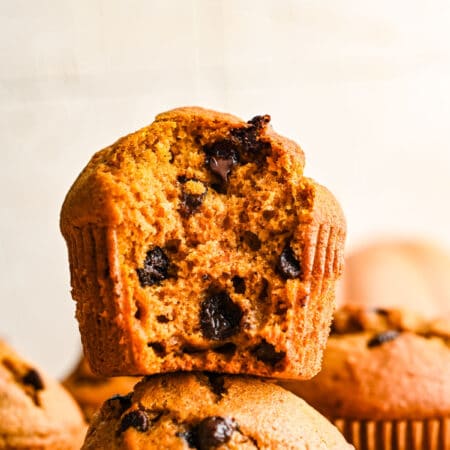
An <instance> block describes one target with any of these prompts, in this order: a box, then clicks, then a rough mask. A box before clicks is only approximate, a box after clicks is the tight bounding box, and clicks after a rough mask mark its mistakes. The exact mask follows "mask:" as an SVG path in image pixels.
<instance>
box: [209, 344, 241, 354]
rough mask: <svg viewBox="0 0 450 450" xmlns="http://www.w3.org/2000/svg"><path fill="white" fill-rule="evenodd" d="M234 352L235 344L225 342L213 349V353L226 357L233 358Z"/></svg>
mask: <svg viewBox="0 0 450 450" xmlns="http://www.w3.org/2000/svg"><path fill="white" fill-rule="evenodd" d="M236 350H237V347H236V344H233V343H232V342H227V343H226V344H223V345H221V346H219V347H214V348H213V351H214V352H216V353H220V354H221V355H226V356H233V355H234V354H235V353H236Z"/></svg>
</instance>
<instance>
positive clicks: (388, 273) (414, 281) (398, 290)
mask: <svg viewBox="0 0 450 450" xmlns="http://www.w3.org/2000/svg"><path fill="white" fill-rule="evenodd" d="M340 284H341V288H342V289H341V290H340V292H339V296H338V297H339V303H340V304H350V305H358V304H359V305H361V304H362V305H367V306H373V307H378V308H380V307H381V308H382V307H386V308H408V309H411V310H413V311H416V312H418V313H420V314H422V315H424V316H426V317H428V318H433V317H437V316H440V315H442V314H450V255H449V254H448V253H446V252H445V251H444V250H443V249H442V248H440V247H438V246H436V245H433V244H430V243H427V242H423V241H420V240H416V241H413V240H411V241H406V240H401V239H397V240H390V241H375V242H373V243H371V244H369V245H367V246H365V247H361V248H360V249H358V250H356V251H354V252H352V253H350V254H349V255H348V256H347V258H346V261H345V270H344V274H343V277H342V280H341V282H340Z"/></svg>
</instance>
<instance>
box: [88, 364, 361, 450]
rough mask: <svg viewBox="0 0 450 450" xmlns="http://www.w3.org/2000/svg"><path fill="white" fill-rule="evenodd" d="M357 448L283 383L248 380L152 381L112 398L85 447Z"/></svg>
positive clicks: (198, 376)
mask: <svg viewBox="0 0 450 450" xmlns="http://www.w3.org/2000/svg"><path fill="white" fill-rule="evenodd" d="M104 448H108V449H111V450H114V449H130V450H131V449H135V450H137V449H146V450H151V449H171V450H176V449H186V450H187V449H189V448H194V449H199V450H208V449H223V450H225V449H240V450H244V449H249V450H250V449H262V448H264V449H268V450H270V449H296V450H301V449H305V450H306V449H317V450H318V449H324V450H325V449H326V450H334V449H336V450H338V449H339V450H344V449H351V448H353V447H352V446H350V445H348V444H347V443H346V442H345V440H344V438H343V437H342V436H341V435H340V434H339V432H338V431H337V429H336V428H335V427H334V426H333V425H332V424H330V423H329V422H328V421H327V420H326V419H325V418H324V417H323V416H321V415H320V414H319V413H318V412H317V411H315V410H313V409H312V408H311V407H310V406H309V405H307V404H306V403H305V402H304V401H303V400H301V399H299V398H298V397H296V396H295V395H293V394H291V393H290V392H288V391H286V390H284V389H282V388H281V387H279V386H276V385H274V384H271V383H269V382H267V381H263V380H261V379H257V378H252V377H245V376H222V375H218V374H212V373H198V372H191V373H178V374H166V375H155V376H151V377H146V378H144V379H143V381H141V382H140V383H138V384H137V385H136V387H135V389H134V392H132V393H130V394H129V395H126V396H115V397H112V398H111V399H109V400H107V401H106V402H105V403H104V405H103V407H102V409H101V410H100V412H99V413H98V414H96V415H95V416H94V420H93V422H92V423H91V425H90V428H89V431H88V433H87V436H86V440H85V443H84V445H83V447H82V449H83V450H94V449H104Z"/></svg>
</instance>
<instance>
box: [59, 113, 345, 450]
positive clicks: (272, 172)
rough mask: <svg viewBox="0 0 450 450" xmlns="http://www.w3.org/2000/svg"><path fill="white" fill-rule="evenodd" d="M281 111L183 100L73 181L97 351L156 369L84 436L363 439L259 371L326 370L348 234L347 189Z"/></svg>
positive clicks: (119, 441) (83, 301) (81, 273)
mask: <svg viewBox="0 0 450 450" xmlns="http://www.w3.org/2000/svg"><path fill="white" fill-rule="evenodd" d="M269 121H270V117H269V116H257V117H255V118H253V119H252V120H250V121H249V122H243V121H242V120H240V119H238V118H236V117H234V116H231V115H228V114H221V113H217V112H214V111H209V110H204V109H201V108H179V109H176V110H173V111H169V112H167V113H164V114H161V115H159V116H158V117H157V118H156V120H155V122H153V123H152V124H151V125H150V126H148V127H146V128H143V129H141V130H139V131H137V132H135V133H133V134H131V135H129V136H126V137H124V138H122V139H120V140H119V141H117V142H116V143H115V144H114V145H112V146H111V147H108V148H106V149H104V150H102V151H100V152H98V153H97V154H95V155H94V157H93V158H92V160H91V161H90V163H89V164H88V165H87V167H86V168H85V169H84V171H83V172H82V173H81V175H80V176H79V178H78V179H77V180H76V182H75V184H74V185H73V187H72V188H71V190H70V191H69V193H68V195H67V197H66V200H65V202H64V205H63V209H62V213H61V230H62V233H63V235H64V237H65V239H66V241H67V245H68V249H69V260H70V268H71V280H72V288H73V289H72V295H73V297H74V299H75V300H76V302H77V313H76V314H77V319H78V321H79V325H80V331H81V337H82V342H83V347H84V351H85V355H86V357H87V359H88V362H89V364H90V366H91V367H92V369H93V370H94V371H95V372H97V373H98V374H100V375H102V376H114V375H122V376H124V375H126V376H137V375H148V376H147V377H146V378H145V379H144V380H143V381H142V382H140V383H139V384H138V385H137V386H136V387H135V390H134V392H133V393H132V394H130V395H128V396H119V397H115V398H112V399H110V400H109V401H107V402H105V404H104V405H103V407H102V409H101V411H100V413H99V414H98V415H97V416H96V417H95V418H94V421H93V422H92V424H91V427H90V431H89V432H88V435H87V438H86V441H85V444H84V448H86V449H94V448H199V449H206V448H208V449H209V448H211V449H213V448H298V449H301V448H305V449H306V448H336V449H338V448H342V449H343V448H349V446H348V444H346V443H345V441H344V440H343V438H342V437H341V436H340V435H339V434H338V432H337V431H336V429H334V428H333V427H332V426H331V425H330V424H329V423H328V422H327V421H326V420H325V419H324V418H323V417H321V416H320V415H318V413H316V412H315V411H314V410H312V409H311V408H310V407H308V406H307V405H306V404H305V403H304V402H302V401H301V400H300V399H298V398H296V397H295V396H293V395H292V394H290V393H289V392H287V391H285V390H283V389H281V388H279V387H277V386H275V385H273V384H270V383H268V382H267V381H263V380H259V379H257V378H253V377H249V375H253V376H259V377H273V378H288V379H308V378H311V377H312V376H314V375H315V374H316V373H317V372H318V371H319V369H320V364H321V357H322V351H323V348H324V346H325V343H326V339H327V336H328V332H329V325H330V321H331V316H332V312H333V307H334V302H333V299H334V282H335V280H336V279H337V278H338V276H339V275H340V273H341V270H342V254H343V245H344V239H345V221H344V218H343V214H342V211H341V209H340V207H339V205H338V203H337V202H336V200H335V199H334V197H333V196H332V195H331V193H330V192H329V191H328V190H326V189H325V188H324V187H322V186H320V185H318V184H317V183H315V182H314V181H312V180H310V179H308V178H305V177H304V176H303V166H304V157H303V152H302V151H301V149H300V148H299V147H298V145H297V144H295V143H294V142H292V141H290V140H288V139H286V138H284V137H281V136H279V135H277V134H276V133H274V132H273V130H272V129H271V127H270V125H269ZM166 372H174V373H171V374H166V375H164V373H166ZM182 372H191V373H182ZM213 373H214V374H213ZM224 373H226V374H236V375H237V376H225V375H221V374H224ZM150 375H151V376H150Z"/></svg>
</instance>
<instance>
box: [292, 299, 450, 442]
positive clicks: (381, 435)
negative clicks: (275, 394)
mask: <svg viewBox="0 0 450 450" xmlns="http://www.w3.org/2000/svg"><path fill="white" fill-rule="evenodd" d="M333 328H334V330H333V334H332V335H331V336H330V339H329V341H328V345H327V348H326V350H325V353H324V361H323V367H322V371H321V372H320V373H319V374H318V375H317V376H316V377H315V378H313V379H312V380H309V381H303V382H301V381H292V382H286V383H283V386H284V387H286V388H288V389H290V390H292V391H293V392H295V393H296V394H298V395H299V396H301V397H302V398H304V399H305V400H306V401H307V402H309V403H310V404H311V405H312V406H314V407H315V408H317V409H318V411H320V412H321V413H322V414H324V415H325V416H327V417H328V418H329V419H330V420H331V421H332V422H334V423H335V424H336V425H337V426H338V428H339V429H340V430H341V431H342V432H343V433H344V436H345V437H346V438H347V439H348V440H349V441H350V442H351V443H353V445H355V447H356V448H357V449H374V450H394V449H397V450H422V449H427V450H448V449H450V383H449V380H450V320H444V319H440V320H438V321H429V320H424V319H422V318H420V317H419V316H417V315H416V314H413V313H407V312H406V311H401V310H393V309H391V310H386V309H370V310H368V309H358V308H351V307H346V308H343V309H341V310H340V311H338V313H337V314H336V318H335V321H334V327H333Z"/></svg>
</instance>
